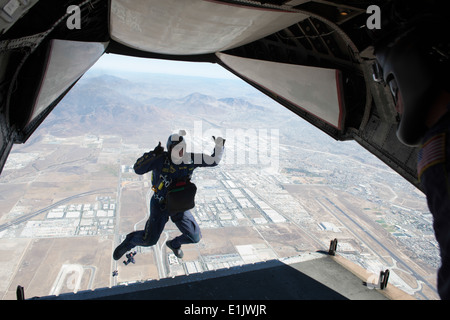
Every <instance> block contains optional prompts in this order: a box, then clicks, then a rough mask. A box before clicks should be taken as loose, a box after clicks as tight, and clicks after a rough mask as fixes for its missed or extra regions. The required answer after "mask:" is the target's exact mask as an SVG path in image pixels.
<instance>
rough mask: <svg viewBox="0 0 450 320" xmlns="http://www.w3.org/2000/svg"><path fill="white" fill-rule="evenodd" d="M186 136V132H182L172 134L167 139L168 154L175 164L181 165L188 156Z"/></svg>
mask: <svg viewBox="0 0 450 320" xmlns="http://www.w3.org/2000/svg"><path fill="white" fill-rule="evenodd" d="M185 135H186V131H184V130H180V131H179V132H178V133H174V134H171V135H170V136H169V139H167V144H166V148H167V152H168V154H169V158H170V160H171V161H172V162H173V163H174V164H180V163H181V162H182V161H183V158H184V156H185V155H186V141H185V140H184V139H183V136H185Z"/></svg>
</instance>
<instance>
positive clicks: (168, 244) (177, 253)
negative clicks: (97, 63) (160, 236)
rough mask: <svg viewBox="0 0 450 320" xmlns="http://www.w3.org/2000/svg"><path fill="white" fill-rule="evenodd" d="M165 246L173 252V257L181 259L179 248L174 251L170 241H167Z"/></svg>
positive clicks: (181, 254) (181, 251)
mask: <svg viewBox="0 0 450 320" xmlns="http://www.w3.org/2000/svg"><path fill="white" fill-rule="evenodd" d="M166 246H168V247H169V249H170V250H172V251H173V253H174V254H175V256H177V257H178V258H180V259H181V258H183V250H181V247H180V248H178V249H175V248H174V247H172V240H169V241H167V242H166Z"/></svg>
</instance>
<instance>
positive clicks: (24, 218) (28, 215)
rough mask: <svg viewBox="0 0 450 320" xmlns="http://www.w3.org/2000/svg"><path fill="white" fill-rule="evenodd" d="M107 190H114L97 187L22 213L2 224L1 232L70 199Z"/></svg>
mask: <svg viewBox="0 0 450 320" xmlns="http://www.w3.org/2000/svg"><path fill="white" fill-rule="evenodd" d="M107 191H109V192H113V191H112V190H111V189H110V188H103V189H96V190H92V191H87V192H83V193H78V194H76V195H73V196H70V197H67V198H65V199H62V200H59V201H57V202H55V203H54V204H52V205H50V206H48V207H45V208H43V209H39V210H38V211H34V212H31V213H27V214H25V215H22V216H20V217H18V218H16V219H14V220H12V221H10V222H7V223H4V224H2V225H0V232H1V231H3V230H6V229H8V228H10V227H12V226H14V225H18V224H21V223H23V222H25V221H28V220H30V219H31V218H33V217H35V216H37V215H40V214H41V213H44V212H46V211H49V210H51V209H53V208H55V207H58V206H60V205H62V204H64V203H66V202H69V201H71V200H73V199H77V198H81V197H85V196H88V195H92V194H97V193H105V192H107Z"/></svg>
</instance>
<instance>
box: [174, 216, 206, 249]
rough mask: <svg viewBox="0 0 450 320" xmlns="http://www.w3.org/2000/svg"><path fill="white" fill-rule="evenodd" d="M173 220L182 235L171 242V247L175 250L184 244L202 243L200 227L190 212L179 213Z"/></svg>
mask: <svg viewBox="0 0 450 320" xmlns="http://www.w3.org/2000/svg"><path fill="white" fill-rule="evenodd" d="M171 219H172V222H173V223H175V225H176V226H177V227H178V229H179V230H180V231H181V233H182V234H181V235H180V236H178V237H176V238H174V239H173V240H172V241H171V246H172V247H173V248H175V249H178V248H180V247H181V246H182V245H183V244H188V243H197V242H199V241H200V239H201V238H202V234H201V232H200V227H199V226H198V224H197V221H195V218H194V216H193V215H192V213H191V212H190V211H189V210H188V211H185V212H180V213H177V214H176V215H174V216H172V217H171Z"/></svg>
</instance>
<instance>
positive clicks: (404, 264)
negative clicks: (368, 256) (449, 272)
mask: <svg viewBox="0 0 450 320" xmlns="http://www.w3.org/2000/svg"><path fill="white" fill-rule="evenodd" d="M323 199H324V200H326V201H327V202H328V203H329V204H330V205H332V206H333V207H334V208H335V209H336V210H337V211H339V212H340V213H341V214H342V215H344V216H345V217H346V218H347V219H348V220H349V221H351V223H352V224H354V225H356V226H357V227H358V229H359V230H361V231H362V232H364V234H365V236H367V237H368V238H369V239H371V240H372V241H374V242H375V243H376V244H377V245H379V246H380V247H381V248H383V249H384V250H385V251H386V252H387V253H388V254H389V256H390V257H391V258H393V259H394V260H395V261H396V264H401V267H402V268H404V269H406V270H407V271H408V272H409V273H410V274H412V275H413V276H414V278H416V279H417V280H419V281H422V282H423V283H425V284H426V285H427V286H429V287H430V288H433V285H431V284H430V283H429V282H428V280H426V279H425V278H423V277H422V276H421V275H420V274H418V273H416V272H415V271H414V269H412V268H410V267H409V265H408V263H407V262H405V261H404V259H403V258H401V257H400V256H399V255H397V254H396V253H395V252H393V250H391V249H389V248H388V247H387V246H386V245H384V244H383V243H382V242H381V241H380V240H379V239H378V238H376V237H375V236H374V235H373V234H372V233H370V232H368V231H367V230H366V228H364V227H363V226H362V225H361V224H359V223H358V222H357V221H356V220H355V219H354V218H353V217H352V216H351V215H349V214H347V213H345V212H344V210H342V209H341V208H340V207H339V206H338V205H336V204H335V203H334V202H333V201H332V200H330V199H329V198H328V197H323ZM316 201H317V202H319V203H320V204H322V207H324V208H326V209H327V211H328V212H329V213H330V214H332V215H333V216H335V217H336V218H337V219H338V220H339V221H340V222H341V223H343V224H344V225H345V227H346V228H347V229H348V230H354V229H356V228H354V227H353V226H349V225H346V224H345V222H344V221H343V219H339V217H338V216H337V215H336V214H335V213H334V212H333V210H330V209H329V208H328V207H327V205H326V204H324V203H322V201H321V199H318V198H316ZM355 237H356V238H357V239H358V240H359V241H361V242H363V243H365V244H366V245H367V247H368V248H371V246H370V245H369V244H368V243H367V242H366V241H364V239H362V238H361V237H360V236H359V235H356V234H355ZM371 249H372V248H371ZM374 252H375V250H374ZM377 255H378V256H379V257H380V259H382V260H383V261H384V262H385V263H386V264H388V263H387V261H386V260H385V259H384V258H383V257H382V256H381V255H379V254H377ZM394 263H395V262H394ZM389 267H390V268H391V267H393V266H389ZM418 290H421V286H420V285H419V288H418Z"/></svg>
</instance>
